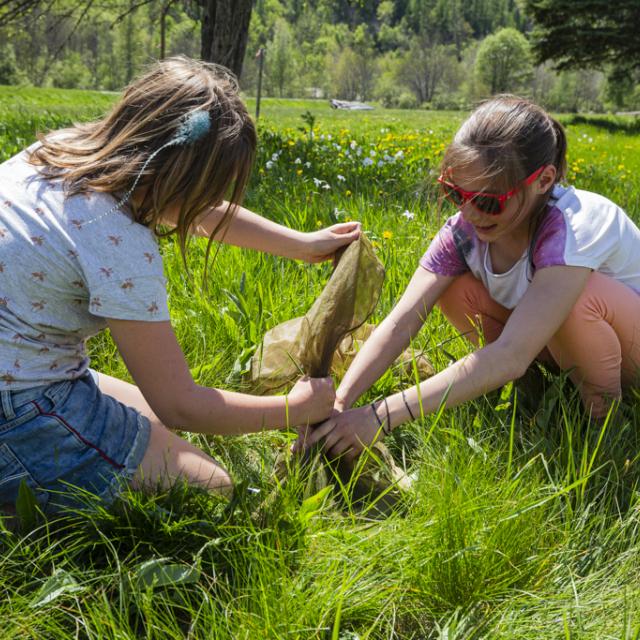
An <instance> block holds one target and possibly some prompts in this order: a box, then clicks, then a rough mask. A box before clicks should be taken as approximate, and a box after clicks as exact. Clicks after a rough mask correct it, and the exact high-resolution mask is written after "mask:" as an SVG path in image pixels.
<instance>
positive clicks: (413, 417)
mask: <svg viewBox="0 0 640 640" xmlns="http://www.w3.org/2000/svg"><path fill="white" fill-rule="evenodd" d="M402 399H403V400H404V406H405V407H407V411H408V412H409V415H410V416H411V419H412V420H415V419H416V417H415V416H414V415H413V411H411V407H410V406H409V403H408V402H407V399H406V398H405V397H404V389H403V390H402Z"/></svg>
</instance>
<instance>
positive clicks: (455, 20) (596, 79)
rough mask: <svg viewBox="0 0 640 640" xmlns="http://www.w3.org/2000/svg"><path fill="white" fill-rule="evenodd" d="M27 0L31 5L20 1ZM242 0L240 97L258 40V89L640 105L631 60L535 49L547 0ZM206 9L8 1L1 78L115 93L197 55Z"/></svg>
mask: <svg viewBox="0 0 640 640" xmlns="http://www.w3.org/2000/svg"><path fill="white" fill-rule="evenodd" d="M12 2H13V4H12ZM27 4H28V5H30V6H29V10H28V11H23V12H22V13H20V12H19V11H17V9H19V8H20V6H23V5H27ZM241 4H245V5H247V6H248V11H249V13H250V14H251V19H250V23H249V28H248V36H247V45H246V52H245V54H244V64H243V65H242V74H241V78H240V80H241V85H242V88H243V90H244V91H245V92H246V93H248V94H254V93H255V90H256V86H257V75H258V63H259V59H258V57H257V55H256V54H257V52H258V51H259V50H260V49H261V48H264V50H265V52H266V53H265V72H264V79H263V85H262V86H263V93H264V95H267V96H275V97H293V98H297V97H299V98H302V97H307V98H308V97H315V98H340V99H346V100H356V99H358V100H365V101H376V102H377V103H379V104H380V105H382V106H385V107H395V108H416V107H421V108H427V109H466V108H468V107H469V106H470V105H472V104H473V103H475V102H476V101H477V100H478V99H480V98H482V97H485V96H487V95H489V94H494V93H497V92H517V93H519V94H524V95H528V96H530V97H532V98H533V99H534V100H535V101H536V102H538V103H540V104H542V105H544V106H545V107H547V108H548V109H551V110H554V111H569V112H577V111H583V112H584V111H592V112H603V111H613V112H616V111H635V110H640V73H639V72H638V70H637V69H634V68H633V67H629V66H628V65H627V66H625V64H620V63H615V62H614V63H611V62H608V61H606V60H604V61H603V60H599V61H598V64H596V65H585V64H583V63H584V60H578V63H579V64H577V65H575V68H565V69H564V70H558V66H560V67H562V66H563V65H562V63H561V58H560V57H559V56H558V55H555V56H551V57H554V60H553V61H552V62H551V61H546V62H544V63H540V62H539V61H540V60H543V59H545V58H546V57H547V58H548V57H550V56H549V55H545V53H544V51H542V49H540V47H539V46H538V48H537V49H536V46H537V44H536V42H537V40H536V36H537V29H538V30H539V27H540V25H537V24H536V22H535V18H536V10H535V7H536V6H540V5H544V4H545V2H540V1H536V0H528V1H527V0H469V1H463V0H255V1H254V2H250V1H249V2H246V1H245V2H244V3H241ZM546 4H551V5H553V4H554V3H548V2H547V3H546ZM555 4H557V5H558V6H559V5H567V8H568V10H567V15H568V16H571V18H573V16H574V14H576V13H579V10H577V11H573V9H572V7H571V6H570V5H572V4H576V6H577V5H579V4H580V3H575V2H567V1H565V2H560V3H555ZM583 4H584V3H583ZM587 4H602V5H603V6H602V11H601V13H602V14H603V15H605V14H607V13H610V12H611V8H610V7H609V6H607V4H606V3H603V2H600V3H598V2H596V3H593V2H592V3H587ZM634 4H635V5H637V4H638V3H637V2H635V3H634V2H622V3H621V5H620V6H619V7H617V8H616V10H615V13H617V14H620V12H621V11H623V10H624V7H623V5H625V6H626V5H631V6H632V5H634ZM3 5H6V6H3ZM7 7H8V8H7ZM203 7H205V4H203V1H202V0H103V1H102V2H97V1H95V0H46V1H41V2H33V0H31V2H25V1H24V0H23V2H22V3H20V2H17V0H3V2H0V84H30V85H35V86H43V87H61V88H78V89H80V88H82V89H94V90H104V91H117V90H119V89H121V88H122V87H123V86H124V85H125V84H126V83H127V82H128V81H129V80H130V79H131V78H132V77H133V76H134V75H135V74H136V73H137V72H138V71H139V70H140V69H141V68H142V67H143V66H144V65H145V64H147V63H148V62H150V61H151V60H153V59H155V58H158V57H164V56H168V55H173V54H178V53H181V54H186V55H190V56H193V57H198V56H200V55H201V41H200V34H201V28H202V21H203V12H204V11H206V9H205V8H203ZM12 9H13V10H14V11H15V15H14V16H13V19H11V20H5V21H3V20H2V10H4V12H5V16H6V15H7V14H8V13H9V12H11V10H12ZM634 10H635V11H637V9H634ZM612 15H613V14H612ZM623 25H624V18H623V17H622V16H619V23H618V25H617V33H618V34H619V35H621V36H623V37H625V38H627V39H629V38H630V39H633V36H632V33H630V34H628V35H627V34H623V33H622V30H623ZM560 26H563V25H560ZM564 26H565V27H566V30H565V35H566V32H570V31H571V30H574V31H576V32H577V31H578V30H579V28H578V27H574V26H573V25H571V24H569V23H567V24H566V25H564ZM627 28H630V29H631V30H632V29H633V28H634V27H633V25H632V24H631V25H628V27H627ZM563 37H564V36H563ZM538 41H539V39H538ZM548 46H549V45H548V43H547V48H548ZM580 46H581V47H582V49H583V50H587V49H588V46H587V47H585V46H584V45H580ZM574 57H575V56H574ZM559 61H560V63H561V64H560V65H558V62H559ZM574 62H575V60H574ZM626 62H628V60H627V61H626ZM564 66H567V65H564Z"/></svg>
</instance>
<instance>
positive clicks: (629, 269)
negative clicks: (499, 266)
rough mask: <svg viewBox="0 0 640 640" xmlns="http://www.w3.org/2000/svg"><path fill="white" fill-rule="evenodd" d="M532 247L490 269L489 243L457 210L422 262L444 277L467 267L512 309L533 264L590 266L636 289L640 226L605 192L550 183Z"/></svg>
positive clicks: (639, 273)
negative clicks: (548, 197)
mask: <svg viewBox="0 0 640 640" xmlns="http://www.w3.org/2000/svg"><path fill="white" fill-rule="evenodd" d="M532 245H533V246H532V248H531V249H530V250H527V251H526V252H525V253H524V254H523V255H522V257H521V258H520V260H518V262H516V264H515V265H513V267H512V268H511V269H510V270H509V271H507V272H506V273H494V272H493V270H492V267H491V256H490V254H489V251H488V246H489V245H488V243H487V242H484V241H482V240H480V239H479V238H478V236H477V235H476V233H475V231H474V229H473V226H472V225H471V224H469V223H468V222H466V221H465V220H464V218H463V217H462V214H461V213H460V212H458V213H457V214H456V215H455V216H453V217H451V218H449V219H448V220H447V222H446V223H445V225H444V226H443V227H442V228H441V229H440V231H439V232H438V234H437V235H436V237H435V238H434V239H433V241H432V242H431V244H430V245H429V248H428V249H427V251H426V253H425V254H424V255H423V256H422V258H421V260H420V264H421V265H422V266H423V267H424V268H425V269H428V270H429V271H432V272H433V273H439V274H442V275H446V276H457V275H462V274H463V273H465V272H467V271H471V273H473V275H474V276H475V277H476V278H478V279H479V280H481V281H482V282H483V283H484V285H485V286H486V287H487V290H488V291H489V293H490V295H491V297H492V298H493V299H494V300H495V301H496V302H499V303H500V304H502V305H503V306H504V307H506V308H508V309H513V308H514V307H515V306H516V305H517V304H518V302H519V301H520V300H521V298H522V296H523V295H524V294H525V292H526V290H527V287H528V286H529V283H530V282H531V279H532V278H533V274H534V273H535V271H536V270H537V269H542V268H544V267H551V266H574V267H589V268H590V269H593V270H594V271H598V272H600V273H603V274H605V275H607V276H610V277H612V278H615V279H616V280H619V281H620V282H622V283H624V284H626V285H627V286H629V287H631V288H632V289H634V290H635V291H637V292H640V230H639V229H638V227H637V226H636V225H635V224H634V223H633V221H632V220H631V219H630V218H629V217H628V216H627V214H626V213H625V212H624V211H623V210H622V209H621V208H620V207H618V206H617V205H615V204H614V203H613V202H611V201H610V200H607V199H606V198H604V197H603V196H600V195H598V194H595V193H591V192H589V191H582V190H580V189H574V188H573V187H561V186H559V185H557V186H555V187H554V190H553V194H552V198H551V200H550V202H549V205H548V208H547V212H546V214H545V216H544V219H543V220H542V223H541V224H540V227H539V229H538V232H537V234H536V237H535V238H534V241H533V243H532Z"/></svg>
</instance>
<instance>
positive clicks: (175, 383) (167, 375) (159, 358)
mask: <svg viewBox="0 0 640 640" xmlns="http://www.w3.org/2000/svg"><path fill="white" fill-rule="evenodd" d="M108 324H109V328H110V330H111V335H112V336H113V339H114V340H115V342H116V344H117V346H118V349H119V351H120V353H121V354H122V357H123V359H124V361H125V364H126V365H127V368H128V369H129V372H130V373H131V376H132V377H133V379H134V381H135V382H136V384H137V385H138V387H139V388H140V391H141V392H142V395H143V396H144V398H145V400H146V401H147V402H148V403H149V406H150V407H151V408H152V409H153V411H154V413H155V414H156V415H157V416H158V418H160V420H161V421H162V422H163V423H164V424H165V425H166V426H168V427H173V428H176V427H180V428H182V429H185V430H187V431H195V432H200V433H218V434H237V433H248V432H253V431H259V430H262V429H273V428H276V427H283V426H287V425H296V424H303V423H307V422H317V421H318V420H323V419H325V418H326V417H328V416H329V414H330V413H331V409H332V407H333V402H334V397H335V396H334V392H333V383H332V382H331V380H330V379H329V378H322V379H311V380H310V379H307V380H306V381H302V382H299V383H298V384H297V385H296V386H295V387H294V388H293V390H292V391H291V393H290V394H289V396H263V397H260V396H252V395H248V394H243V393H235V392H232V391H222V390H220V389H211V388H208V387H202V386H199V385H197V384H196V383H195V382H194V381H193V378H192V377H191V373H190V371H189V367H188V365H187V362H186V360H185V358H184V355H183V353H182V350H181V349H180V346H179V344H178V342H177V340H176V337H175V334H174V332H173V329H172V327H171V324H170V323H169V322H140V321H132V320H113V319H110V320H108Z"/></svg>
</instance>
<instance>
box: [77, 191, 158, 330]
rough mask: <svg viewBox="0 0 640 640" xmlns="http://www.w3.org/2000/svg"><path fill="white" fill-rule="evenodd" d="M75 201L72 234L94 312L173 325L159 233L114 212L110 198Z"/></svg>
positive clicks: (118, 317)
mask: <svg viewBox="0 0 640 640" xmlns="http://www.w3.org/2000/svg"><path fill="white" fill-rule="evenodd" d="M80 199H83V201H81V202H79V201H80ZM69 201H75V202H70V204H69V206H67V207H65V209H66V213H67V216H68V228H69V235H70V237H71V240H72V243H73V245H74V250H75V253H76V256H75V257H76V259H77V260H78V263H79V265H80V269H81V271H82V274H83V278H84V285H85V289H86V290H85V294H86V296H87V303H88V310H89V312H90V313H91V314H93V315H95V316H100V317H103V318H115V319H118V320H143V321H152V322H158V321H164V320H168V319H169V309H168V305H167V289H166V279H165V277H164V272H163V268H162V258H161V255H160V251H159V249H158V244H157V242H156V238H155V236H154V234H153V232H152V231H151V230H150V229H148V228H147V227H145V226H143V225H141V224H138V223H136V222H133V221H132V220H131V218H130V217H129V216H128V215H127V214H125V213H123V212H122V211H120V210H118V209H116V210H114V211H111V212H110V210H111V208H112V207H113V204H114V200H113V199H112V198H111V197H110V196H107V195H104V194H92V195H90V196H85V195H78V196H72V197H71V198H69V199H68V202H69ZM79 205H80V206H79Z"/></svg>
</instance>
